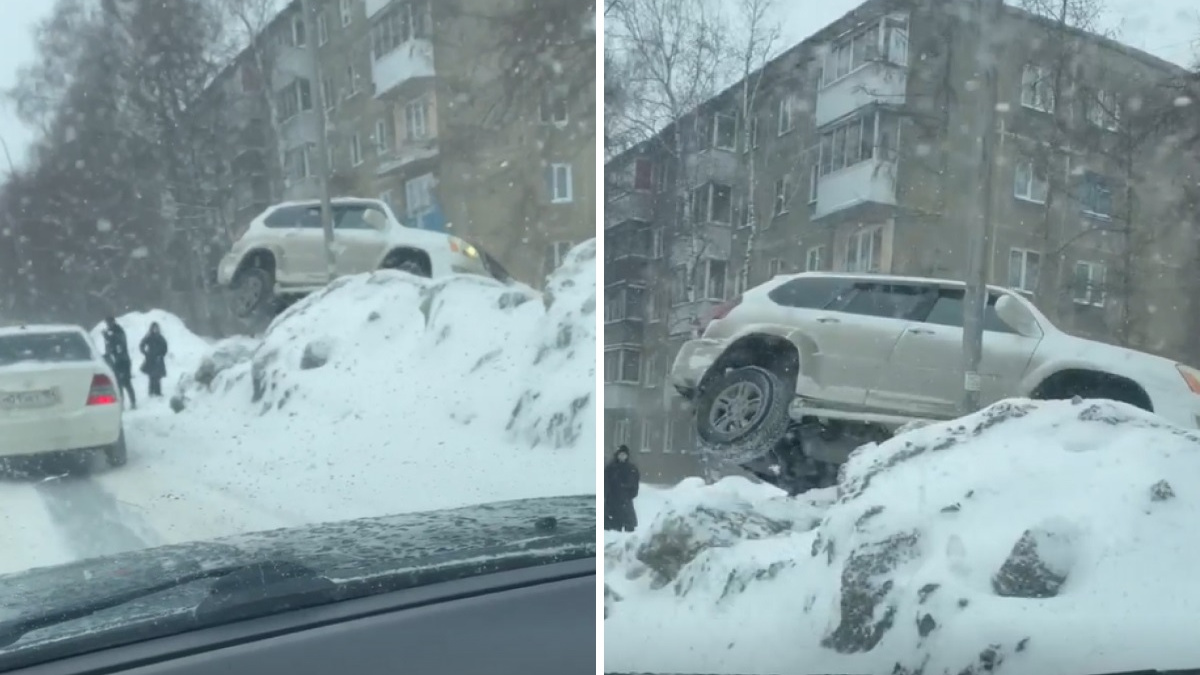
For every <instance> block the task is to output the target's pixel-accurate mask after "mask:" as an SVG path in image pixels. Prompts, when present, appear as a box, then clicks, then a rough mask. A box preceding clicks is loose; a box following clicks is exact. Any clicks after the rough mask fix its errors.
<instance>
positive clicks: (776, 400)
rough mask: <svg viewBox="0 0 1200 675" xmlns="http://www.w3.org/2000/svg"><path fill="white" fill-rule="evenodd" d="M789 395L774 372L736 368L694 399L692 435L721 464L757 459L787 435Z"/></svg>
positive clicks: (761, 369) (705, 388)
mask: <svg viewBox="0 0 1200 675" xmlns="http://www.w3.org/2000/svg"><path fill="white" fill-rule="evenodd" d="M791 402H792V392H789V391H788V390H787V385H786V384H784V382H783V380H782V379H780V377H779V376H778V375H776V374H775V373H773V372H771V371H769V370H767V369H765V368H759V367H758V366H748V367H745V368H737V369H735V370H731V371H729V372H727V373H725V374H724V375H721V376H719V377H717V378H716V379H714V380H713V381H712V382H709V383H707V384H705V385H704V388H703V389H702V390H701V391H700V395H699V396H698V397H697V399H696V432H697V434H698V435H699V436H700V440H702V441H703V442H704V443H705V444H706V445H707V446H708V449H709V451H710V452H712V453H713V454H714V455H716V456H718V457H719V458H720V459H721V461H723V462H730V463H734V464H742V463H745V462H749V461H752V460H755V459H758V458H760V457H762V456H764V455H766V454H768V453H769V452H771V450H772V448H774V447H775V444H776V443H777V442H778V441H779V439H780V438H782V437H783V436H784V434H786V433H787V428H788V424H790V423H791V419H790V417H789V416H788V406H789V405H790V404H791Z"/></svg>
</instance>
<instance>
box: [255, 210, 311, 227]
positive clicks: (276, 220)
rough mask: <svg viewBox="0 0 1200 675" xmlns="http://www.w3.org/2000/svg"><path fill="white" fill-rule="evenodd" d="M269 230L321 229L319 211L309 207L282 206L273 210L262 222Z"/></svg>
mask: <svg viewBox="0 0 1200 675" xmlns="http://www.w3.org/2000/svg"><path fill="white" fill-rule="evenodd" d="M263 224H264V225H266V226H267V227H270V228H286V227H304V228H313V227H316V228H319V227H321V209H320V208H319V207H316V208H314V207H311V206H284V207H281V208H278V209H275V210H274V211H272V212H271V215H269V216H267V217H266V218H265V219H264V220H263Z"/></svg>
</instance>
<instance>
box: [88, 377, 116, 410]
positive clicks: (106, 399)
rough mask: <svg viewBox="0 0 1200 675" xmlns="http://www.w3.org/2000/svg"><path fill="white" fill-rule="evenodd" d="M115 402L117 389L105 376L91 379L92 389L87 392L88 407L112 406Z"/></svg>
mask: <svg viewBox="0 0 1200 675" xmlns="http://www.w3.org/2000/svg"><path fill="white" fill-rule="evenodd" d="M116 402H117V388H116V387H115V386H114V385H113V381H112V379H111V378H109V376H107V375H95V376H93V377H92V388H91V390H89V391H88V398H87V404H88V405H112V404H114V403H116Z"/></svg>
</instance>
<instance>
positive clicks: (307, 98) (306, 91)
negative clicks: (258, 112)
mask: <svg viewBox="0 0 1200 675" xmlns="http://www.w3.org/2000/svg"><path fill="white" fill-rule="evenodd" d="M277 97H278V102H277V104H276V105H277V106H278V113H279V121H281V122H286V121H287V120H290V119H292V118H293V117H295V116H296V115H299V114H300V113H301V112H303V111H306V110H312V87H311V85H309V82H308V80H306V79H304V78H299V79H297V80H293V81H292V83H291V84H289V85H287V86H286V87H284V88H283V89H280V90H279V93H278V94H277Z"/></svg>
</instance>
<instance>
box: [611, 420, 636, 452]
mask: <svg viewBox="0 0 1200 675" xmlns="http://www.w3.org/2000/svg"><path fill="white" fill-rule="evenodd" d="M632 423H633V421H632V420H630V419H629V418H628V417H624V416H622V417H619V418H617V419H616V420H615V421H613V445H629V437H630V432H629V427H630V425H631V424H632Z"/></svg>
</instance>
